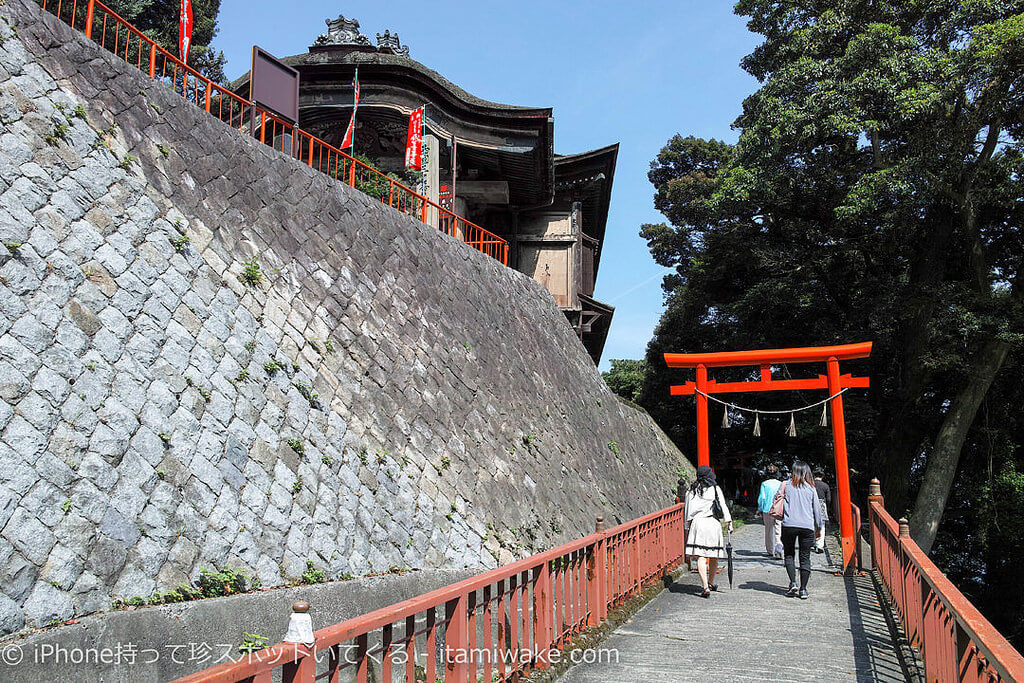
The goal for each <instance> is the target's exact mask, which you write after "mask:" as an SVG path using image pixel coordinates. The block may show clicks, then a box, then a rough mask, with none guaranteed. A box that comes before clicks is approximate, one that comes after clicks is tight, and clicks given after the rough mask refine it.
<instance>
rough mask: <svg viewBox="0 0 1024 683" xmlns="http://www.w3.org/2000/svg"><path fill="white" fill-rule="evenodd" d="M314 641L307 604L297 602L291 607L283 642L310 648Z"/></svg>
mask: <svg viewBox="0 0 1024 683" xmlns="http://www.w3.org/2000/svg"><path fill="white" fill-rule="evenodd" d="M315 641H316V638H315V637H314V636H313V620H312V619H311V618H310V616H309V603H308V602H306V601H305V600H299V601H298V602H296V603H295V604H293V605H292V615H291V617H290V618H289V619H288V632H287V633H285V634H284V642H286V643H301V644H303V645H309V646H312V645H313V643H314V642H315Z"/></svg>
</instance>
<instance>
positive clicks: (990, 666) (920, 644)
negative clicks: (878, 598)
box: [868, 479, 1024, 683]
mask: <svg viewBox="0 0 1024 683" xmlns="http://www.w3.org/2000/svg"><path fill="white" fill-rule="evenodd" d="M868 507H869V512H868V514H869V517H870V525H871V559H872V561H873V564H874V568H875V571H877V572H878V576H879V578H880V580H881V582H882V585H883V586H884V587H885V591H886V592H887V593H888V594H889V597H890V599H891V600H892V602H893V604H894V605H895V607H896V612H897V613H898V614H899V618H900V622H901V623H902V624H903V628H904V630H905V631H906V634H907V638H908V639H909V640H910V642H911V644H912V645H913V646H914V647H915V648H916V649H917V651H918V652H919V653H920V655H921V659H922V661H923V663H924V671H925V677H926V678H927V679H928V681H942V682H943V683H945V681H985V682H986V683H987V682H989V681H1006V682H1007V683H1013V682H1014V681H1024V657H1022V656H1021V654H1020V653H1019V652H1017V650H1015V649H1014V648H1013V646H1012V645H1010V643H1009V642H1007V640H1006V638H1004V637H1003V636H1002V635H1001V634H1000V633H999V631H997V630H996V629H995V627H994V626H992V624H990V623H989V622H988V620H987V619H985V617H984V616H982V614H981V612H979V611H978V609H977V608H976V607H975V606H974V605H972V604H971V602H970V601H969V600H968V599H967V598H966V597H964V595H963V593H961V592H960V591H959V589H957V587H956V586H954V585H953V583H952V582H951V581H950V580H949V579H948V578H946V575H945V574H943V573H942V571H940V570H939V568H938V567H936V566H935V564H934V563H933V562H932V561H931V560H930V559H929V558H928V555H926V554H925V552H924V551H923V550H921V548H919V547H918V545H917V543H915V542H914V540H913V539H912V538H910V527H909V525H908V523H907V520H906V519H901V520H900V521H899V522H897V521H896V520H894V519H893V518H892V516H891V515H890V514H889V513H888V512H886V510H885V501H884V499H883V498H882V495H881V487H880V485H879V483H878V480H877V479H872V480H871V492H870V495H869V496H868Z"/></svg>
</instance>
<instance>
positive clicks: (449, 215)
mask: <svg viewBox="0 0 1024 683" xmlns="http://www.w3.org/2000/svg"><path fill="white" fill-rule="evenodd" d="M37 1H38V2H40V4H41V5H42V7H43V9H44V10H47V3H48V1H49V2H51V3H52V0H37ZM81 2H84V3H85V5H86V7H85V10H84V20H83V21H84V24H85V25H84V28H83V29H82V30H83V32H85V34H86V37H87V38H89V39H90V40H92V39H93V38H92V32H93V29H94V26H93V17H94V14H95V10H96V9H97V8H98V9H100V10H101V11H102V12H103V13H104V14H105V16H109V17H110V18H111V19H112V20H113V21H114V23H115V25H116V26H117V30H120V28H121V27H124V29H125V30H127V31H128V32H129V33H130V34H131V35H133V36H134V37H135V38H137V39H138V40H139V55H140V58H139V64H138V65H137V66H138V67H139V68H140V69H141V68H142V66H141V62H142V59H141V54H142V44H143V43H144V44H145V45H147V46H148V47H149V48H150V55H151V58H150V67H149V72H150V76H151V77H153V78H156V75H155V73H154V72H153V60H154V59H155V55H156V53H157V52H159V54H160V55H161V57H162V58H163V60H164V61H163V63H164V65H165V68H164V71H165V73H164V74H162V75H161V78H163V77H165V76H166V64H167V63H168V62H170V63H171V65H173V67H174V69H175V71H174V73H175V77H174V80H175V81H177V79H178V77H179V74H178V72H177V69H178V68H181V69H182V72H181V74H180V77H181V78H182V79H183V81H182V95H185V91H186V88H187V86H186V82H187V79H188V78H189V77H191V78H192V79H194V80H195V81H196V82H197V83H198V84H201V85H203V86H205V88H206V109H207V111H209V100H210V93H211V92H212V91H216V94H217V95H219V96H221V97H226V98H227V99H228V101H229V102H231V103H233V104H238V105H239V106H240V107H241V108H242V110H243V113H242V114H241V116H240V121H242V122H243V123H244V119H245V115H244V109H245V108H246V107H248V108H249V109H250V121H254V120H255V117H256V116H257V115H260V116H262V117H264V118H263V119H261V123H264V124H265V122H266V118H269V119H271V120H272V121H273V122H275V123H277V124H279V125H280V126H282V127H284V128H285V129H286V130H288V132H289V133H291V134H292V135H293V136H295V135H298V136H300V137H302V136H304V137H305V138H307V139H308V141H309V144H310V155H312V145H314V144H316V145H321V146H323V147H325V148H327V149H328V150H330V152H332V153H334V154H337V155H338V156H339V157H340V158H341V159H343V160H344V162H345V163H351V164H352V165H353V166H352V168H353V169H354V168H356V167H360V168H361V169H362V170H363V172H364V173H368V174H370V176H371V177H377V178H379V179H380V180H384V181H386V182H388V183H389V184H390V185H391V186H392V187H393V188H398V189H399V190H400V192H402V193H404V194H406V195H408V196H409V197H410V198H412V199H414V200H415V201H416V202H418V204H419V212H420V216H419V218H420V220H421V222H424V223H426V222H427V221H426V209H427V208H428V207H429V208H430V210H431V211H432V212H437V213H436V217H437V220H438V225H437V226H436V227H437V229H439V230H441V222H442V221H444V220H455V221H457V225H461V226H465V227H464V228H461V229H460V232H464V231H465V230H466V228H468V229H471V230H474V231H478V232H477V235H478V236H479V237H478V238H476V239H472V238H469V237H468V236H467V237H463V236H461V235H451V236H452V237H455V238H456V239H459V240H460V241H462V242H463V243H465V244H467V245H469V246H473V247H476V248H477V250H478V251H482V252H483V253H485V254H487V255H489V256H491V257H492V258H495V259H496V260H498V261H500V262H501V263H502V264H504V265H508V241H507V240H505V239H503V238H502V237H500V236H498V235H496V234H494V233H492V232H490V231H489V230H487V229H486V228H484V227H482V226H480V225H477V224H476V223H473V222H472V221H470V220H468V219H466V218H463V217H462V216H459V215H457V214H456V213H454V212H453V211H452V210H450V209H447V208H445V207H443V206H441V205H440V204H438V203H437V202H434V201H432V200H430V199H428V198H427V197H425V196H423V195H421V194H420V193H418V192H416V191H415V190H413V189H412V188H410V187H408V186H407V185H404V184H403V183H401V182H398V181H396V180H394V179H393V178H391V177H389V176H387V175H386V174H384V173H382V172H381V171H379V170H378V169H376V168H373V167H372V166H369V165H368V164H365V163H363V162H362V161H359V160H358V159H356V158H355V157H353V156H352V155H350V154H348V153H347V152H344V151H342V150H341V149H339V148H337V147H334V146H333V145H331V144H329V143H327V142H325V141H324V140H321V139H320V138H318V137H316V136H314V135H312V134H311V133H308V132H306V131H303V130H302V129H300V128H299V127H298V126H297V125H294V124H290V123H288V122H287V121H285V120H284V119H283V118H281V117H280V116H278V115H277V114H275V113H273V112H271V111H268V110H266V109H264V108H262V107H259V106H258V105H256V103H255V102H252V101H250V100H247V99H245V98H244V97H241V96H240V95H238V94H237V93H234V92H232V91H231V90H229V89H228V88H226V87H224V86H222V85H220V84H218V83H215V82H214V81H212V80H211V79H210V78H208V77H206V76H204V75H203V74H201V73H199V71H197V70H196V69H194V68H193V67H191V66H189V65H188V64H186V63H185V62H183V61H181V59H179V58H178V57H176V56H175V55H174V54H172V53H171V52H170V51H168V50H167V49H166V48H164V47H163V46H161V45H160V44H159V43H158V42H156V41H155V40H153V39H152V38H150V37H149V36H147V35H146V34H145V33H143V32H142V31H140V30H139V29H138V28H136V27H135V26H133V25H132V24H131V23H129V22H128V21H127V20H126V19H125V18H124V17H122V16H121V15H119V14H118V13H117V12H115V11H113V10H112V9H110V8H109V7H108V6H107V5H105V4H103V3H102V2H101V1H100V0H70V1H69V2H68V3H66V4H70V5H71V17H70V20H69V21H68V22H67V23H69V24H70V25H71V27H72V28H77V27H76V26H75V23H76V17H77V16H79V15H77V14H76V13H77V10H78V6H79V3H81ZM56 5H57V7H56V11H55V14H56V15H57V17H58V18H59V19H61V20H64V19H63V17H61V10H62V0H58V1H57V2H56ZM103 30H104V36H103V37H104V40H105V37H106V33H105V31H106V19H104V28H103ZM119 40H120V38H118V37H115V45H114V49H113V50H112V51H113V52H114V54H115V55H117V54H118V42H119ZM99 44H100V45H101V47H104V48H107V46H106V45H105V42H102V41H101V42H100V43H99ZM127 54H128V43H127V42H126V43H125V56H124V58H125V60H127V59H128V57H127ZM118 56H120V55H118ZM129 63H130V62H129ZM196 103H197V104H198V103H199V102H198V96H197V102H196ZM229 112H230V110H229ZM233 127H234V126H233ZM262 134H263V131H262V129H261V141H264V142H265V140H264V139H263V135H262ZM271 146H273V143H272V142H271ZM279 151H282V152H283V151H284V150H279ZM291 152H292V150H289V156H292V158H295V159H297V160H298V161H300V162H301V161H302V160H301V158H299V157H297V156H295V154H293V153H291ZM309 165H310V166H312V163H310V164H309ZM317 170H321V171H322V169H317ZM351 179H352V182H349V183H346V184H348V185H351V186H354V185H355V182H354V173H353V174H352V176H351ZM389 205H390V202H389ZM395 208H397V207H395ZM399 210H400V211H401V209H400V208H399ZM403 213H406V214H407V215H412V216H413V217H415V214H413V213H410V212H409V211H403ZM428 224H429V223H428ZM485 247H492V248H485Z"/></svg>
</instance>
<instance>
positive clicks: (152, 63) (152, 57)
mask: <svg viewBox="0 0 1024 683" xmlns="http://www.w3.org/2000/svg"><path fill="white" fill-rule="evenodd" d="M166 66H167V63H166V62H165V63H164V67H165V68H166ZM149 77H150V78H156V43H150V45H149Z"/></svg>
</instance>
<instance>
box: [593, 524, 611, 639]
mask: <svg viewBox="0 0 1024 683" xmlns="http://www.w3.org/2000/svg"><path fill="white" fill-rule="evenodd" d="M594 530H595V531H596V532H597V533H600V535H601V536H600V538H599V539H598V540H597V543H596V544H594V556H595V557H596V560H597V561H596V565H597V567H596V571H597V590H596V591H594V592H595V594H596V596H595V597H596V598H597V622H598V624H600V623H601V622H603V621H604V620H606V618H607V617H608V546H607V536H605V533H604V517H600V516H599V517H598V518H597V521H596V523H595V524H594Z"/></svg>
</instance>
